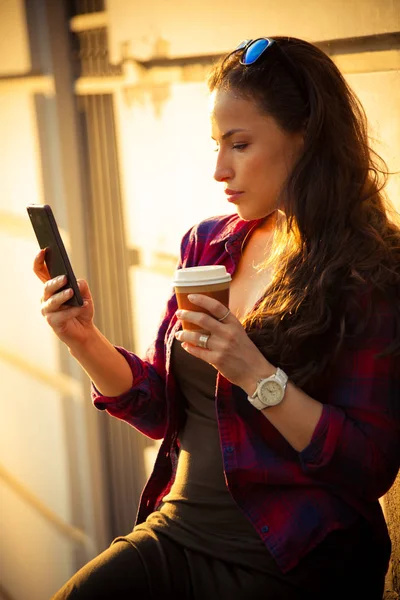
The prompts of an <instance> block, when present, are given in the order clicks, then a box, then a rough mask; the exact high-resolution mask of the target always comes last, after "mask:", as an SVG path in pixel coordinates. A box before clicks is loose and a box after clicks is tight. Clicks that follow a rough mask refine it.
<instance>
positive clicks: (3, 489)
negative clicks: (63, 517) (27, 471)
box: [0, 480, 74, 600]
mask: <svg viewBox="0 0 400 600" xmlns="http://www.w3.org/2000/svg"><path fill="white" fill-rule="evenodd" d="M0 506H1V510H0V539H1V543H0V582H1V585H2V586H3V587H4V588H5V590H6V591H7V592H8V593H9V594H10V597H11V598H12V600H49V598H51V596H52V595H53V594H54V593H55V592H56V590H57V589H59V588H60V587H61V585H62V584H63V583H64V582H65V581H66V580H67V579H68V578H69V577H71V575H72V574H73V572H74V563H73V551H74V544H73V543H72V542H71V541H70V540H68V539H67V538H65V537H64V536H62V535H61V534H60V533H59V532H58V531H57V530H56V529H54V528H53V527H52V525H51V524H49V523H48V522H46V521H45V520H44V519H43V517H42V516H41V515H39V514H38V513H36V512H35V511H34V510H33V509H32V508H31V507H30V506H28V505H26V504H25V503H24V502H23V501H22V500H21V499H20V498H19V496H18V495H17V494H15V493H14V492H13V491H12V490H10V489H9V488H8V487H7V486H5V485H4V484H3V483H2V481H1V480H0Z"/></svg>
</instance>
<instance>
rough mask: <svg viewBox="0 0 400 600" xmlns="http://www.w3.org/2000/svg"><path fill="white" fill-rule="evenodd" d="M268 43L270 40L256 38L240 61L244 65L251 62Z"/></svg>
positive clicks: (258, 56)
mask: <svg viewBox="0 0 400 600" xmlns="http://www.w3.org/2000/svg"><path fill="white" fill-rule="evenodd" d="M270 45H271V42H270V41H269V40H256V41H255V42H253V43H252V44H250V46H249V47H248V48H247V50H246V51H245V52H244V54H243V56H242V63H243V64H245V65H251V64H253V63H254V62H256V60H257V59H258V58H260V56H261V54H262V53H263V52H264V50H266V48H268V46H270Z"/></svg>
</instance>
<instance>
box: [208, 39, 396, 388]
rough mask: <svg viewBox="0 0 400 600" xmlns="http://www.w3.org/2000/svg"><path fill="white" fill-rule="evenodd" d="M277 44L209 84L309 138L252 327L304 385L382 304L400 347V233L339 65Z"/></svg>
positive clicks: (289, 42)
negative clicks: (392, 319)
mask: <svg viewBox="0 0 400 600" xmlns="http://www.w3.org/2000/svg"><path fill="white" fill-rule="evenodd" d="M274 39H275V41H276V44H277V45H279V48H276V46H275V45H274V44H273V45H272V46H271V47H270V48H268V49H267V50H266V51H265V53H264V55H263V56H262V57H261V58H260V59H259V60H258V61H257V62H256V63H254V64H253V65H249V66H243V65H242V64H240V61H239V58H240V55H241V52H234V53H232V54H230V55H228V56H227V57H225V58H224V59H223V60H222V61H220V62H219V63H218V64H216V65H215V66H214V67H213V69H212V71H211V73H210V76H209V81H208V83H209V88H210V91H214V90H218V89H224V90H232V91H234V92H235V93H236V94H238V95H239V96H241V97H243V98H246V99H250V100H253V101H255V102H256V103H257V105H258V107H259V109H260V110H261V111H262V112H264V113H265V114H268V115H270V116H272V117H274V118H275V120H276V121H277V123H278V124H279V125H280V126H281V127H282V129H283V130H285V131H288V132H298V131H303V132H304V151H303V153H302V155H301V157H300V159H299V160H298V162H297V164H296V165H295V167H294V169H293V171H292V172H291V174H290V175H289V177H288V179H287V181H286V182H285V185H284V189H283V190H282V191H281V197H280V199H279V200H280V204H279V205H280V207H281V208H282V212H281V213H280V214H281V215H284V217H283V218H279V219H278V220H277V226H276V231H275V234H274V242H273V247H272V252H271V254H270V256H269V258H268V260H267V262H266V263H265V264H264V265H263V268H264V267H267V266H269V265H273V267H274V276H273V280H272V283H271V285H270V286H269V288H268V290H267V292H266V294H265V296H264V298H263V300H262V302H261V303H260V304H259V305H258V307H257V309H255V310H253V312H252V313H250V314H249V315H247V316H246V317H245V318H244V320H243V325H244V326H245V328H246V330H247V331H248V334H249V336H250V337H251V338H252V339H253V341H254V342H255V343H256V345H257V346H258V347H259V348H260V350H261V351H262V352H263V354H264V355H265V356H266V357H267V358H268V360H270V361H271V362H273V364H277V365H279V366H281V367H282V368H283V369H285V370H286V371H287V372H288V374H289V375H290V377H291V379H292V381H294V383H296V384H297V385H299V386H304V385H305V384H307V383H310V384H312V381H316V380H318V378H319V377H321V376H322V375H323V373H324V371H325V370H326V369H327V367H328V366H329V365H331V364H333V362H334V360H335V358H336V357H337V356H338V354H339V352H340V349H341V348H342V346H343V343H344V341H345V340H346V339H347V338H357V336H358V335H360V334H361V333H362V329H363V327H365V325H366V323H367V322H368V320H369V319H370V318H371V316H372V311H373V310H374V307H376V306H377V304H376V302H374V300H377V301H378V299H379V298H384V299H385V301H389V303H390V305H391V306H392V310H393V311H394V313H395V315H396V330H397V334H396V335H395V336H394V339H393V343H391V344H390V346H389V347H388V348H387V349H386V350H385V353H392V352H396V353H397V352H398V351H399V349H400V227H399V224H398V222H397V214H396V212H395V211H394V210H393V208H392V207H391V206H390V204H389V202H388V200H387V199H386V197H385V196H384V193H383V188H384V187H385V185H386V182H387V177H388V174H389V173H388V170H387V166H386V164H385V162H384V160H383V159H382V158H380V157H379V156H378V155H377V154H376V152H374V151H373V150H372V149H371V147H370V146H369V139H368V133H367V120H366V116H365V112H364V110H363V107H362V105H361V104H360V102H359V100H358V99H357V97H356V96H355V94H354V93H353V92H352V90H351V89H350V88H349V86H348V84H347V83H346V81H345V79H344V77H343V76H342V74H341V73H340V71H339V70H338V68H337V67H336V65H335V64H334V63H333V61H332V60H331V59H330V58H329V57H328V56H327V55H326V54H325V53H324V52H322V51H321V50H320V49H319V48H318V47H316V46H314V45H313V44H310V43H308V42H305V41H303V40H299V39H296V38H284V37H275V38H274ZM274 46H275V49H274ZM281 52H284V53H285V54H286V57H289V61H290V62H291V64H292V66H294V68H295V69H296V73H295V74H294V75H295V76H293V69H290V65H289V68H288V67H287V65H286V64H285V61H284V60H282V56H281Z"/></svg>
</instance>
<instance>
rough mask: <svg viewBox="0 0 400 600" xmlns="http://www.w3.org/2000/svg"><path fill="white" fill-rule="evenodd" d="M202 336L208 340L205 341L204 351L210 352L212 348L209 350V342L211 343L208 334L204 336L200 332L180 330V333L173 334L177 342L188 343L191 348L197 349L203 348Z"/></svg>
mask: <svg viewBox="0 0 400 600" xmlns="http://www.w3.org/2000/svg"><path fill="white" fill-rule="evenodd" d="M202 335H207V337H208V340H207V347H206V348H205V350H211V349H212V348H210V341H211V337H212V336H211V335H209V334H204V333H202V332H201V331H189V330H187V329H182V330H180V331H177V332H176V333H175V337H176V339H177V340H179V341H180V342H184V343H188V344H191V345H192V346H197V347H199V348H204V346H201V343H200V341H201V339H200V338H201V336H202Z"/></svg>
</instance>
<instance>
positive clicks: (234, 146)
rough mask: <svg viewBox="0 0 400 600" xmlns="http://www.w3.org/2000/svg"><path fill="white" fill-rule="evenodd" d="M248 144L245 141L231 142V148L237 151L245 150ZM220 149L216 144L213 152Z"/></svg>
mask: <svg viewBox="0 0 400 600" xmlns="http://www.w3.org/2000/svg"><path fill="white" fill-rule="evenodd" d="M248 145H249V144H247V143H241V144H232V146H231V150H238V151H239V152H240V151H242V150H245V149H246V148H247V146H248ZM219 150H220V146H216V147H215V148H214V152H219Z"/></svg>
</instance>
